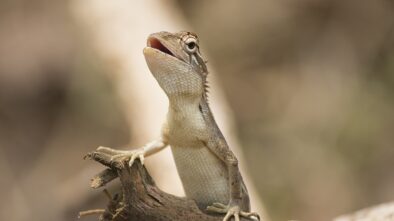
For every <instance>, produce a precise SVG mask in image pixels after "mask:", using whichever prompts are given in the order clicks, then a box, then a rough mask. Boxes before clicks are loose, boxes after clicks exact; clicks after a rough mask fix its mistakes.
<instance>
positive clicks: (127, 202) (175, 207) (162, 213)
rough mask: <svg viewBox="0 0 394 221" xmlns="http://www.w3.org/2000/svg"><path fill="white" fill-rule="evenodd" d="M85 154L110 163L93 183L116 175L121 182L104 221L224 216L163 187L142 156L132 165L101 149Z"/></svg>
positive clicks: (207, 220)
mask: <svg viewBox="0 0 394 221" xmlns="http://www.w3.org/2000/svg"><path fill="white" fill-rule="evenodd" d="M86 158H89V159H93V160H95V161H96V162H99V163H101V164H103V165H105V166H107V167H109V169H105V170H103V171H102V172H100V173H99V174H97V175H96V176H94V179H92V184H91V186H92V187H94V188H96V187H99V186H103V185H105V184H106V183H108V182H110V181H111V180H113V179H114V178H115V177H116V176H118V177H119V179H120V182H121V186H122V188H121V194H115V195H114V196H113V197H112V199H111V200H110V202H109V203H108V205H107V208H106V209H105V211H104V212H103V213H102V215H101V216H100V220H101V221H126V220H127V221H130V220H138V221H145V220H146V221H148V220H149V221H165V220H167V221H169V220H172V221H176V220H188V221H194V220H199V221H221V220H223V217H222V216H217V215H213V214H206V213H204V212H202V211H201V210H200V209H199V208H198V207H197V205H196V204H195V203H194V201H193V200H190V199H187V198H184V197H177V196H174V195H171V194H168V193H165V192H163V191H161V190H160V189H159V188H158V187H157V186H156V185H155V182H154V181H153V179H152V177H151V176H150V175H149V173H148V171H147V170H146V168H145V167H144V166H143V165H141V162H140V161H139V160H136V161H135V162H134V164H133V166H132V167H131V168H130V167H129V166H128V159H126V158H123V159H115V160H112V159H111V155H108V154H104V153H101V152H92V153H89V154H88V155H87V156H86ZM241 220H246V219H243V218H241Z"/></svg>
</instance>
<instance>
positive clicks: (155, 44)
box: [148, 37, 175, 57]
mask: <svg viewBox="0 0 394 221" xmlns="http://www.w3.org/2000/svg"><path fill="white" fill-rule="evenodd" d="M148 47H151V48H154V49H156V50H159V51H161V52H163V53H165V54H168V55H171V56H173V57H175V56H174V54H173V53H172V52H171V51H170V50H168V48H167V47H166V46H164V45H163V44H162V43H161V42H160V41H159V40H158V39H157V38H155V37H150V38H148Z"/></svg>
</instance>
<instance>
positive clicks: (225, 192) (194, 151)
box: [98, 32, 259, 221]
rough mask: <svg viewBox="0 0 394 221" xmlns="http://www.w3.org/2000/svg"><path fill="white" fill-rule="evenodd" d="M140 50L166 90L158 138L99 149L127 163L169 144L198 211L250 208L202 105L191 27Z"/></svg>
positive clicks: (202, 81) (231, 158) (199, 62)
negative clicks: (120, 147) (134, 146)
mask: <svg viewBox="0 0 394 221" xmlns="http://www.w3.org/2000/svg"><path fill="white" fill-rule="evenodd" d="M144 55H145V59H146V62H147V64H148V67H149V69H150V71H151V73H152V74H153V76H154V77H155V78H156V80H157V82H158V83H159V85H160V87H161V88H162V89H163V91H164V92H165V93H166V94H167V97H168V99H169V104H170V105H169V110H168V114H167V120H166V122H165V123H164V124H163V128H162V135H161V138H160V139H158V140H155V141H153V142H150V143H148V144H147V145H145V146H144V147H141V148H139V149H137V150H133V151H119V150H113V149H111V148H106V147H99V148H98V150H99V151H103V152H111V153H117V154H118V155H117V156H116V157H124V156H129V157H130V162H129V164H130V165H131V164H132V163H133V161H134V160H135V159H136V158H140V159H141V162H143V159H144V157H146V156H149V155H151V154H153V153H155V152H158V151H160V150H161V149H163V148H165V147H166V146H168V145H169V146H171V149H172V153H173V155H174V159H175V164H176V167H177V170H178V173H179V176H180V178H181V181H182V184H183V187H184V189H185V192H186V197H188V198H190V199H193V200H194V201H195V202H196V203H197V205H198V206H199V208H200V209H201V210H204V211H209V212H215V213H223V214H226V215H225V217H224V221H226V220H230V219H231V217H234V219H235V220H236V221H238V220H239V217H240V216H243V217H248V218H251V217H256V218H259V216H258V215H257V214H256V213H252V212H250V203H249V196H248V192H247V190H246V187H245V184H244V182H243V180H242V177H241V174H240V172H239V169H238V160H237V158H236V157H235V155H234V154H233V152H232V151H231V150H230V148H229V147H228V145H227V142H226V140H225V138H224V137H223V135H222V133H221V131H220V129H219V128H218V126H217V124H216V122H215V119H214V117H213V115H212V113H211V110H210V108H209V106H208V101H207V94H206V84H207V81H206V77H207V74H208V71H207V67H206V65H205V62H204V60H203V58H202V57H201V54H200V51H199V42H198V39H197V36H196V35H195V34H194V33H191V32H178V33H169V32H158V33H154V34H152V35H150V36H149V37H148V41H147V47H145V48H144Z"/></svg>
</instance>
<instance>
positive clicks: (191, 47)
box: [185, 38, 198, 53]
mask: <svg viewBox="0 0 394 221" xmlns="http://www.w3.org/2000/svg"><path fill="white" fill-rule="evenodd" d="M197 48H198V46H197V40H196V39H195V38H188V39H186V40H185V50H186V51H187V52H188V53H194V52H196V51H197Z"/></svg>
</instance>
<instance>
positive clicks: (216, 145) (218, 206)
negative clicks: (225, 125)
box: [207, 137, 260, 221]
mask: <svg viewBox="0 0 394 221" xmlns="http://www.w3.org/2000/svg"><path fill="white" fill-rule="evenodd" d="M207 147H208V148H209V149H210V150H211V151H212V152H213V153H214V154H215V155H216V156H217V157H218V158H220V159H221V160H223V161H224V162H225V164H226V166H227V169H228V175H229V185H230V201H229V203H228V205H224V204H222V203H214V204H213V205H212V206H208V207H207V210H208V211H210V212H216V213H223V214H226V215H225V217H224V219H223V221H228V220H230V219H231V217H234V219H235V221H239V218H240V216H241V217H246V218H252V217H255V218H257V219H258V220H260V217H259V215H258V214H257V213H255V212H249V211H242V209H243V208H245V207H246V206H245V205H243V203H244V202H243V200H242V194H247V192H246V193H243V192H242V191H241V187H242V185H241V184H242V178H241V175H240V173H239V168H238V160H237V158H236V157H235V155H234V153H233V152H232V151H231V150H230V149H229V147H228V145H227V143H226V141H225V140H224V138H221V137H219V138H218V139H215V140H214V141H213V142H208V143H207Z"/></svg>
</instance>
